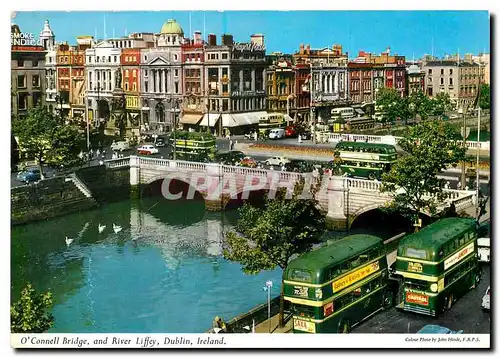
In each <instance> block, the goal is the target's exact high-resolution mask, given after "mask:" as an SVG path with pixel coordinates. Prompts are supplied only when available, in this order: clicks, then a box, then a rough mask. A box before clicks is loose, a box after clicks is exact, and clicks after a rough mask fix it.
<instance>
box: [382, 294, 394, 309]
mask: <svg viewBox="0 0 500 358" xmlns="http://www.w3.org/2000/svg"><path fill="white" fill-rule="evenodd" d="M393 301H394V294H393V293H392V292H390V291H388V292H386V293H385V295H384V308H385V309H386V310H387V309H389V308H391V307H392V305H393Z"/></svg>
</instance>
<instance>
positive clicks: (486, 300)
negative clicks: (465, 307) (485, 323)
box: [481, 286, 491, 311]
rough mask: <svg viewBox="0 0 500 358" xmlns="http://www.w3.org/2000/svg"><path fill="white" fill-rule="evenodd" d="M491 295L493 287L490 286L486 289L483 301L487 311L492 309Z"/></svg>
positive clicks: (483, 306)
mask: <svg viewBox="0 0 500 358" xmlns="http://www.w3.org/2000/svg"><path fill="white" fill-rule="evenodd" d="M490 296H491V289H490V286H488V288H487V289H486V293H485V294H484V296H483V302H482V303H481V307H482V308H483V310H485V311H489V310H490V298H491V297H490Z"/></svg>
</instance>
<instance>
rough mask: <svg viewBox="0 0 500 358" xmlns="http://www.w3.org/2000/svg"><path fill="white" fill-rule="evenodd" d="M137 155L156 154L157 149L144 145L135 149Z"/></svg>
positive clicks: (150, 145)
mask: <svg viewBox="0 0 500 358" xmlns="http://www.w3.org/2000/svg"><path fill="white" fill-rule="evenodd" d="M137 153H138V154H148V155H149V154H158V148H156V147H155V146H154V145H152V144H144V145H141V146H140V147H139V148H137Z"/></svg>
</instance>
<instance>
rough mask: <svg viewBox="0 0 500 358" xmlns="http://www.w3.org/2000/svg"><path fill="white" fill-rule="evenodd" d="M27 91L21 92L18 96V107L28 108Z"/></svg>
mask: <svg viewBox="0 0 500 358" xmlns="http://www.w3.org/2000/svg"><path fill="white" fill-rule="evenodd" d="M27 99H28V94H27V93H19V94H18V97H17V108H18V109H26V108H27V104H28V103H27Z"/></svg>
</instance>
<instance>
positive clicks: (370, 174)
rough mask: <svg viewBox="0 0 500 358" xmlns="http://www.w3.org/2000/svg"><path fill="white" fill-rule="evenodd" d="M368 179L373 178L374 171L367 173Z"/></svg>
mask: <svg viewBox="0 0 500 358" xmlns="http://www.w3.org/2000/svg"><path fill="white" fill-rule="evenodd" d="M368 179H370V180H375V173H374V172H370V173H368Z"/></svg>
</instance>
